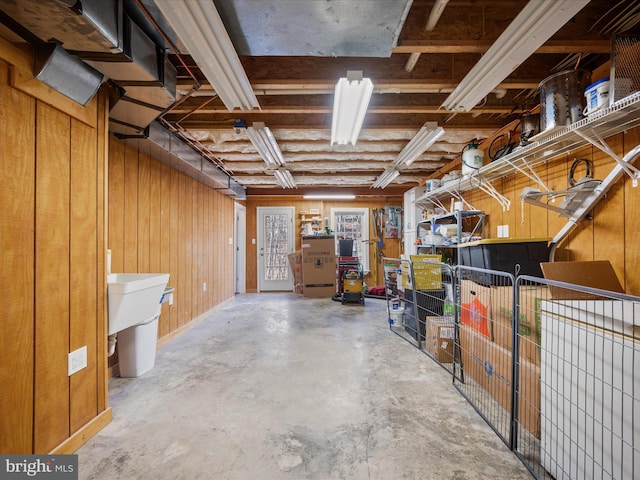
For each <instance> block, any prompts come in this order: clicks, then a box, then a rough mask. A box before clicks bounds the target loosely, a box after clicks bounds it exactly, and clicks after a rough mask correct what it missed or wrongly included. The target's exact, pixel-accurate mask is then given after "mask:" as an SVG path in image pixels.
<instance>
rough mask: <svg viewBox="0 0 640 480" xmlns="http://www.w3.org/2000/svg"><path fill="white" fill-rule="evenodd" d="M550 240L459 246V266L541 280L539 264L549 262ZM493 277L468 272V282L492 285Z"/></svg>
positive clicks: (494, 241) (490, 241)
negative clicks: (469, 278) (517, 267)
mask: <svg viewBox="0 0 640 480" xmlns="http://www.w3.org/2000/svg"><path fill="white" fill-rule="evenodd" d="M549 240H550V239H549V238H490V239H485V240H477V241H475V242H468V243H463V244H460V245H458V248H459V249H460V254H461V255H460V259H461V262H462V265H466V266H469V267H476V268H484V269H487V270H498V271H501V272H507V273H511V274H512V275H515V274H516V266H519V268H520V269H519V271H518V275H531V276H535V277H542V270H541V268H540V262H548V261H549V251H550V249H549ZM494 277H495V276H494V275H491V274H488V273H482V272H471V280H473V281H474V282H477V283H480V284H482V285H491V284H492V278H494Z"/></svg>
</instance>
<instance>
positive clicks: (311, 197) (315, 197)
mask: <svg viewBox="0 0 640 480" xmlns="http://www.w3.org/2000/svg"><path fill="white" fill-rule="evenodd" d="M302 198H304V199H305V200H353V199H354V198H356V196H355V195H351V194H343V193H327V194H317V195H313V194H310V195H303V196H302Z"/></svg>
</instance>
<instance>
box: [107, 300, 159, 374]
mask: <svg viewBox="0 0 640 480" xmlns="http://www.w3.org/2000/svg"><path fill="white" fill-rule="evenodd" d="M159 316H160V307H158V312H157V313H156V315H154V316H153V317H151V318H150V319H149V320H147V321H146V322H143V323H139V324H138V325H134V326H133V327H129V328H125V329H124V330H122V331H120V332H118V343H117V345H118V359H119V367H120V376H121V377H126V378H129V377H139V376H141V375H144V374H145V373H147V372H148V371H149V370H151V369H152V368H153V366H154V365H155V363H156V344H157V341H158V317H159Z"/></svg>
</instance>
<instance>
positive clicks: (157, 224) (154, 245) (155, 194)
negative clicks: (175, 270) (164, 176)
mask: <svg viewBox="0 0 640 480" xmlns="http://www.w3.org/2000/svg"><path fill="white" fill-rule="evenodd" d="M160 175H161V168H160V162H158V161H157V160H155V159H151V160H150V162H149V270H148V271H149V272H150V273H158V272H161V271H162V270H161V257H162V253H163V251H162V228H161V227H162V210H161V209H162V205H161V198H162V194H161V190H160V187H161V181H162V180H161V178H160Z"/></svg>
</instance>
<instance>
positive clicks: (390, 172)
mask: <svg viewBox="0 0 640 480" xmlns="http://www.w3.org/2000/svg"><path fill="white" fill-rule="evenodd" d="M398 175H400V172H399V171H398V170H396V169H395V167H387V168H386V169H385V171H384V172H382V173H381V174H380V176H379V177H378V179H377V180H376V181H375V182H373V185H372V186H371V188H385V187H386V186H387V185H389V184H390V183H391V182H392V181H393V180H394V179H395V178H396V177H397V176H398Z"/></svg>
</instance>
